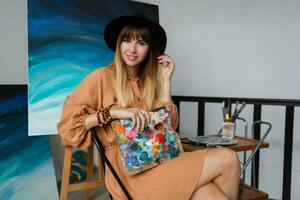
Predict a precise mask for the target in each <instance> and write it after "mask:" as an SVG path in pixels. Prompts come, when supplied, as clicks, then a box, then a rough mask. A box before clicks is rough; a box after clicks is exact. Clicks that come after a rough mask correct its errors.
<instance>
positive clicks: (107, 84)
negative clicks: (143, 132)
mask: <svg viewBox="0 0 300 200" xmlns="http://www.w3.org/2000/svg"><path fill="white" fill-rule="evenodd" d="M113 76H114V71H113V69H112V68H111V67H110V66H108V67H103V68H99V69H96V70H95V71H94V72H92V73H91V74H90V75H88V76H87V77H86V78H85V79H84V80H83V81H82V82H81V83H80V84H79V86H78V87H77V88H76V89H75V91H74V92H73V93H72V94H71V95H70V96H68V97H67V98H66V101H65V103H64V107H63V113H62V116H61V120H60V122H59V123H58V125H57V128H58V131H59V134H60V136H61V137H62V139H63V141H64V142H67V143H69V144H71V145H73V146H75V147H77V148H85V147H88V146H89V145H91V144H92V139H91V134H90V132H89V131H87V130H86V129H85V125H84V121H85V119H86V117H87V115H88V114H92V113H95V112H96V111H97V110H99V109H101V108H103V107H107V106H112V107H118V104H117V98H116V94H115V92H114V86H113ZM128 79H129V81H130V84H131V87H132V90H133V93H134V96H135V104H136V105H135V107H138V108H142V109H145V108H146V107H145V104H144V102H143V101H142V98H141V91H140V88H139V80H138V79H134V78H130V77H128ZM159 106H166V107H168V108H169V109H170V111H171V113H172V115H171V121H172V126H173V128H174V129H175V128H176V126H177V123H178V113H177V108H176V105H175V104H173V103H172V102H165V103H155V106H154V107H159ZM96 129H97V134H98V136H99V138H100V140H101V141H102V143H103V144H104V146H105V149H106V155H107V157H108V159H109V160H110V162H111V163H112V165H113V167H114V169H115V170H116V172H117V173H118V175H119V177H120V178H121V180H122V181H123V183H124V185H125V187H126V188H127V190H128V191H129V193H130V195H131V196H132V198H133V199H134V200H136V199H137V200H187V199H190V197H191V196H192V194H193V191H194V190H195V188H196V184H197V181H198V178H199V176H200V173H201V171H202V165H203V160H204V157H205V155H206V150H201V151H195V152H191V153H183V154H181V155H180V156H179V157H177V158H175V159H173V160H168V161H166V162H163V163H162V164H161V165H158V166H156V167H154V168H152V169H150V170H148V171H144V172H142V173H139V174H137V175H133V176H129V175H127V174H126V173H125V171H124V169H123V165H122V163H121V158H120V152H119V149H118V146H117V144H116V142H115V141H114V134H113V131H112V128H111V127H110V126H108V127H106V128H102V127H101V128H100V127H97V128H96ZM105 183H106V186H107V189H108V190H109V192H110V193H111V194H112V196H113V198H114V199H116V200H119V199H122V200H123V199H126V197H125V195H124V194H123V192H122V190H121V188H120V187H119V185H118V183H117V182H116V180H115V178H114V177H113V175H112V173H111V172H110V170H109V169H108V167H106V176H105Z"/></svg>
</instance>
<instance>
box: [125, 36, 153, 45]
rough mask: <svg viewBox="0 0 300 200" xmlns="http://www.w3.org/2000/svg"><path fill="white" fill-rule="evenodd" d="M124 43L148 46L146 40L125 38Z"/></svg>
mask: <svg viewBox="0 0 300 200" xmlns="http://www.w3.org/2000/svg"><path fill="white" fill-rule="evenodd" d="M122 42H123V43H131V42H132V43H136V44H138V45H140V46H146V45H147V43H146V42H145V41H144V40H134V39H129V38H124V39H123V41H122Z"/></svg>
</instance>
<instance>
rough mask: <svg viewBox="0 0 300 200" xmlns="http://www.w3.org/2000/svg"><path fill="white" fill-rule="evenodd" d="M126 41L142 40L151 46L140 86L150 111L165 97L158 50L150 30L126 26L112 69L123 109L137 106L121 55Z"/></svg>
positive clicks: (140, 73)
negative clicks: (122, 46) (123, 43)
mask: <svg viewBox="0 0 300 200" xmlns="http://www.w3.org/2000/svg"><path fill="white" fill-rule="evenodd" d="M124 39H142V40H143V41H144V42H145V43H147V44H148V45H149V51H148V55H147V56H146V57H145V59H144V60H143V62H142V63H141V66H140V69H139V74H138V77H139V81H140V82H139V84H140V87H141V91H142V94H141V95H142V98H143V101H144V102H145V104H146V106H147V108H148V109H151V108H152V106H153V103H154V101H156V100H158V101H160V97H162V96H163V95H164V93H165V92H164V89H163V88H164V87H163V81H162V75H161V74H162V73H161V67H160V66H159V63H158V61H157V57H158V56H159V51H158V48H157V47H156V46H155V45H154V44H153V42H152V40H151V35H150V32H149V31H148V29H146V28H145V27H138V26H130V25H128V26H126V27H124V28H123V29H122V31H121V33H120V34H119V37H118V40H117V46H116V53H115V58H114V62H113V63H112V68H114V69H115V72H116V73H115V74H116V77H115V90H116V94H117V97H118V101H119V102H118V103H119V104H120V105H121V106H122V107H132V106H135V103H134V102H135V101H134V95H133V90H132V88H131V85H130V82H129V81H128V77H127V72H126V63H125V62H124V60H123V58H122V54H121V49H120V47H121V43H122V41H123V40H124Z"/></svg>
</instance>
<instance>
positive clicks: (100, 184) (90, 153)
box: [60, 145, 105, 200]
mask: <svg viewBox="0 0 300 200" xmlns="http://www.w3.org/2000/svg"><path fill="white" fill-rule="evenodd" d="M64 151H65V152H64V164H63V173H62V182H61V188H60V200H67V199H68V194H69V192H75V191H81V190H86V196H87V200H91V199H93V189H95V188H104V187H105V182H104V169H103V164H102V161H101V158H100V156H99V159H98V164H99V168H98V180H93V169H94V162H93V157H94V147H93V146H90V147H88V148H87V181H85V182H80V183H74V184H70V172H71V164H72V152H73V147H72V146H70V145H65V150H64Z"/></svg>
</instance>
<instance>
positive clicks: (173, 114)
mask: <svg viewBox="0 0 300 200" xmlns="http://www.w3.org/2000/svg"><path fill="white" fill-rule="evenodd" d="M162 106H164V107H166V108H168V110H170V112H171V124H172V128H173V129H174V130H176V129H177V127H178V110H177V106H176V105H175V104H174V103H173V102H172V101H168V102H157V103H156V104H155V107H156V108H158V107H162Z"/></svg>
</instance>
